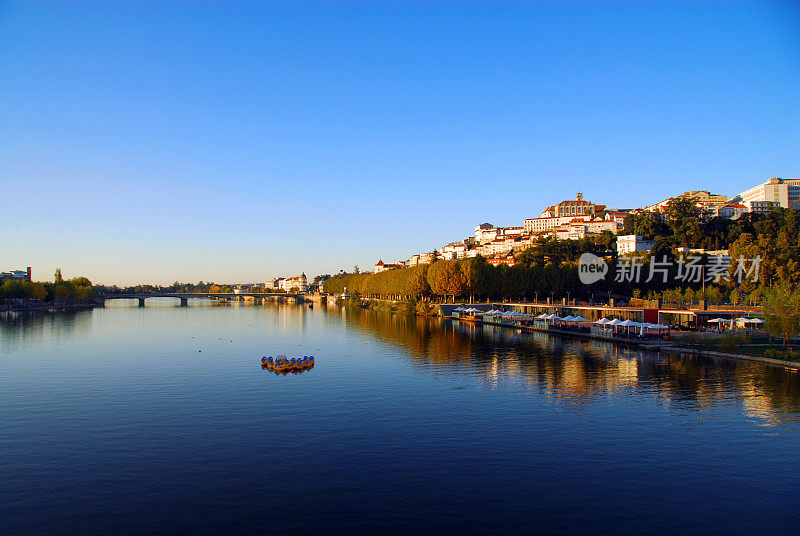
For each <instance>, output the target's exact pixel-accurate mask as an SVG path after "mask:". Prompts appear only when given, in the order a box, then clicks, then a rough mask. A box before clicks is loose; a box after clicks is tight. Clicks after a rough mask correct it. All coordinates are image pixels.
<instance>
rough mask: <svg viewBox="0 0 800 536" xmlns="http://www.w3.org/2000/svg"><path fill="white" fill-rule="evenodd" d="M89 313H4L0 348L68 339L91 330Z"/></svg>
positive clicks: (1, 324)
mask: <svg viewBox="0 0 800 536" xmlns="http://www.w3.org/2000/svg"><path fill="white" fill-rule="evenodd" d="M91 326H92V310H91V309H89V310H78V311H56V312H49V313H47V312H41V311H3V312H1V313H0V348H3V350H8V351H10V350H12V349H16V348H20V347H21V346H23V345H24V344H25V343H26V342H28V341H35V340H42V339H45V338H51V339H55V340H62V339H68V338H72V337H74V336H75V334H76V333H77V334H79V335H83V334H85V333H86V332H88V331H89V330H90V329H91Z"/></svg>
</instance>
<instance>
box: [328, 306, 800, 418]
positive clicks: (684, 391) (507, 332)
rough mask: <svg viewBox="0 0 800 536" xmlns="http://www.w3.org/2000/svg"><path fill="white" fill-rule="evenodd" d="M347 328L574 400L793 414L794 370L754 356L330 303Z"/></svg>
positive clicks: (475, 373)
mask: <svg viewBox="0 0 800 536" xmlns="http://www.w3.org/2000/svg"><path fill="white" fill-rule="evenodd" d="M338 315H343V318H341V319H338V320H336V321H340V322H341V321H342V320H344V323H345V325H346V329H351V330H357V331H359V332H362V333H364V334H367V335H370V336H373V337H376V338H379V339H381V340H384V341H387V342H390V343H392V344H395V345H398V346H401V347H402V348H404V349H405V350H406V352H407V354H408V355H409V358H410V360H411V362H412V363H414V364H415V365H416V366H417V367H418V368H419V369H421V370H422V371H426V372H431V373H447V374H464V375H469V376H472V377H474V378H475V379H476V382H477V383H478V384H479V385H481V386H484V387H486V388H495V387H497V386H499V385H501V384H503V383H512V382H516V383H520V384H522V385H524V387H525V388H526V389H530V390H533V391H536V392H538V393H542V394H544V395H546V396H548V397H551V398H553V399H555V400H557V401H559V402H561V403H565V404H570V405H574V407H575V408H576V409H580V407H582V406H583V405H585V404H589V403H592V402H593V401H595V400H597V399H599V398H602V397H611V396H619V395H625V394H629V395H640V396H641V395H645V396H654V397H657V398H658V399H660V400H662V401H663V402H664V403H665V404H667V405H669V406H670V407H673V408H677V409H683V410H686V411H705V410H707V409H709V408H712V407H718V406H722V405H730V404H742V406H743V408H744V410H745V412H746V413H747V414H748V415H751V416H753V417H758V418H761V419H764V422H765V424H770V423H775V422H780V421H783V420H789V419H792V420H797V419H800V375H798V374H796V373H792V372H787V371H785V370H783V369H780V368H775V367H770V366H767V365H762V364H758V363H749V362H735V361H726V360H720V359H711V358H702V357H697V356H687V355H678V354H664V353H661V354H658V353H654V352H652V351H644V350H638V349H635V348H629V347H624V346H619V345H614V344H611V343H608V342H603V341H581V340H573V339H563V338H560V337H556V336H552V335H547V334H544V333H536V332H521V331H519V330H513V329H509V328H501V327H497V326H490V325H483V324H471V323H466V322H463V323H462V322H458V321H456V320H452V321H451V320H446V319H440V318H421V317H410V316H405V315H397V314H387V313H384V312H376V311H371V310H361V309H347V308H343V309H335V310H334V309H331V310H329V312H328V318H329V320H330V321H334V319H335V318H336V317H337V316H338Z"/></svg>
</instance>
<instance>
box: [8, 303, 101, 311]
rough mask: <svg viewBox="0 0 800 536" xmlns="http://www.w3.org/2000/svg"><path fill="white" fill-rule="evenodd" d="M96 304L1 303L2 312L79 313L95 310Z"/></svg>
mask: <svg viewBox="0 0 800 536" xmlns="http://www.w3.org/2000/svg"><path fill="white" fill-rule="evenodd" d="M97 306H98V305H97V304H96V303H49V302H40V301H28V300H19V301H17V302H15V303H0V311H77V310H83V309H94V308H95V307H97Z"/></svg>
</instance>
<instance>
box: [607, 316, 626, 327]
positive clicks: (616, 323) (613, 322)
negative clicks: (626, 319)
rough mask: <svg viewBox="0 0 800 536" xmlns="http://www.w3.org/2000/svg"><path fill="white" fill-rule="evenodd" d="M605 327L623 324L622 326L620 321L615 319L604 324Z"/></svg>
mask: <svg viewBox="0 0 800 536" xmlns="http://www.w3.org/2000/svg"><path fill="white" fill-rule="evenodd" d="M606 325H609V326H621V325H623V324H622V321H621V320H620V319H618V318H615V319H614V320H610V321H609V322H606Z"/></svg>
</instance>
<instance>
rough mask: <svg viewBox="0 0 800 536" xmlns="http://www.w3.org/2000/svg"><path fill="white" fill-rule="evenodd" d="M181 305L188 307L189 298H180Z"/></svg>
mask: <svg viewBox="0 0 800 536" xmlns="http://www.w3.org/2000/svg"><path fill="white" fill-rule="evenodd" d="M181 307H189V298H181Z"/></svg>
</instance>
